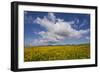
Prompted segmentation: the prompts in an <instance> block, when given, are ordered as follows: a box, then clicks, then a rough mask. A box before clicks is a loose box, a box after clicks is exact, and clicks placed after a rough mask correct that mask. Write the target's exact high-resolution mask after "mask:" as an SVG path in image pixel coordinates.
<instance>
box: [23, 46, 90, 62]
mask: <svg viewBox="0 0 100 73" xmlns="http://www.w3.org/2000/svg"><path fill="white" fill-rule="evenodd" d="M89 58H90V45H89V44H80V45H64V46H60V45H59V46H33V47H25V48H24V61H25V62H29V61H48V60H71V59H89Z"/></svg>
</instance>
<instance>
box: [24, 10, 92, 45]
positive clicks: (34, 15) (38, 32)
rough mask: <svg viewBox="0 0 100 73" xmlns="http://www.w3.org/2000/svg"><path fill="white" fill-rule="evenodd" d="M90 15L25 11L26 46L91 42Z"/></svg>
mask: <svg viewBox="0 0 100 73" xmlns="http://www.w3.org/2000/svg"><path fill="white" fill-rule="evenodd" d="M89 41H90V15H89V14H79V13H58V12H36V11H24V44H25V46H40V45H66V44H81V43H89Z"/></svg>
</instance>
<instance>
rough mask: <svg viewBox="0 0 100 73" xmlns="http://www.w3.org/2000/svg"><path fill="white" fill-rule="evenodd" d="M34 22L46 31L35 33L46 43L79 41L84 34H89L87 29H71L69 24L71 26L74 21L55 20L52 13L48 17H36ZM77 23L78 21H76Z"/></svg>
mask: <svg viewBox="0 0 100 73" xmlns="http://www.w3.org/2000/svg"><path fill="white" fill-rule="evenodd" d="M34 22H35V23H37V24H39V25H40V26H42V27H44V28H45V29H46V30H47V31H41V32H38V33H37V34H39V35H41V36H42V39H43V40H44V39H45V40H46V41H47V42H49V41H55V42H56V41H60V40H64V39H79V38H81V37H82V36H83V35H84V34H87V33H88V32H89V29H86V30H76V29H74V28H72V25H71V24H73V23H74V21H71V22H67V21H64V19H60V18H56V16H55V15H54V13H48V15H47V16H44V17H43V18H40V17H37V18H36V20H34ZM77 22H79V21H78V20H77ZM39 40H40V39H39ZM45 40H44V41H45ZM44 41H43V42H44ZM43 42H42V43H43Z"/></svg>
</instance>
